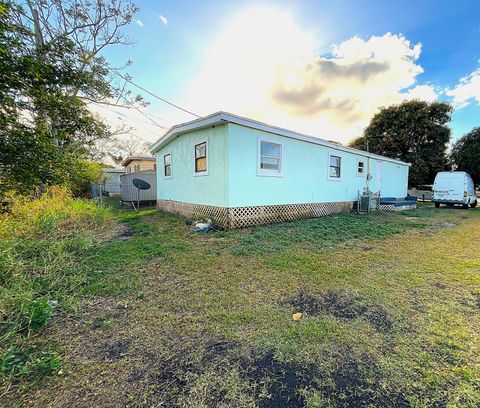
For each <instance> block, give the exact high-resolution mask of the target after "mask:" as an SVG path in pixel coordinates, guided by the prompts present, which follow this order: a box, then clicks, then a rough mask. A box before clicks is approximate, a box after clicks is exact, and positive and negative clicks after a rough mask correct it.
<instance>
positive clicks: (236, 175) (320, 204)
mask: <svg viewBox="0 0 480 408" xmlns="http://www.w3.org/2000/svg"><path fill="white" fill-rule="evenodd" d="M260 139H265V140H267V141H271V142H274V143H279V144H281V145H282V174H281V175H280V176H262V175H259V172H258V166H259V164H258V158H259V154H258V149H259V140H260ZM204 141H206V142H207V161H208V169H207V174H206V175H195V156H194V149H195V145H196V144H198V143H202V142H204ZM166 154H170V155H171V176H170V177H165V175H164V155H166ZM330 154H333V155H335V156H339V157H341V158H342V164H341V179H340V180H332V179H330V178H329V177H328V174H329V155H330ZM359 160H361V161H363V162H364V173H363V174H362V175H357V167H358V161H359ZM156 161H157V207H158V208H159V209H160V210H163V211H168V212H172V213H176V214H180V215H183V216H186V217H192V218H195V217H198V218H199V217H208V218H211V219H213V220H214V221H215V222H216V223H217V224H218V225H220V226H222V227H223V228H225V229H229V228H237V227H247V226H250V225H256V224H265V223H272V222H282V221H291V220H296V219H301V218H313V217H320V216H324V215H328V214H333V213H339V212H347V211H350V210H351V209H352V207H353V202H354V201H356V200H357V199H358V192H359V191H360V192H362V191H363V189H364V187H366V185H367V174H368V172H369V173H370V174H371V175H372V178H371V179H370V180H369V181H368V184H369V187H370V190H372V191H378V190H380V192H381V195H382V196H392V197H405V196H406V194H407V179H408V166H406V165H402V164H397V163H393V162H388V161H384V160H381V161H379V160H377V159H369V158H367V157H366V156H361V155H357V154H354V153H348V152H343V151H339V150H337V149H335V148H328V147H325V146H321V145H316V144H313V143H309V142H304V141H300V140H294V139H291V138H287V137H283V136H278V135H275V134H271V133H268V132H264V131H260V130H255V129H251V128H247V127H244V126H240V125H236V124H232V123H226V124H221V125H216V126H213V127H212V126H211V127H208V128H204V129H198V130H194V131H190V132H187V133H184V134H182V135H180V136H177V137H176V138H175V139H174V140H172V141H171V142H170V143H168V144H167V145H166V146H164V147H162V148H161V149H160V150H158V151H157V152H156ZM380 162H381V164H379V163H380Z"/></svg>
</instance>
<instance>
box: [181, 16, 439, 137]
mask: <svg viewBox="0 0 480 408" xmlns="http://www.w3.org/2000/svg"><path fill="white" fill-rule="evenodd" d="M319 42H320V41H319V39H318V38H315V37H314V36H313V34H312V33H309V32H308V31H306V29H305V27H304V26H302V25H300V24H298V23H297V22H296V21H295V20H294V19H293V17H292V15H290V14H288V13H287V12H286V11H283V10H277V9H274V8H269V7H254V8H250V9H247V10H245V11H244V12H242V13H240V14H239V15H237V16H235V17H234V18H233V19H231V20H230V21H227V22H226V24H225V27H224V28H223V30H222V31H221V32H220V33H219V34H218V35H217V36H216V37H215V40H214V41H213V43H212V44H210V45H209V47H208V48H207V50H206V52H205V56H204V63H203V67H202V69H201V71H200V73H199V74H198V76H197V77H196V78H195V79H194V80H193V81H192V83H191V84H189V86H188V90H189V91H188V94H187V98H186V100H187V101H186V103H187V105H188V106H190V107H191V108H192V109H194V110H196V111H200V112H202V113H204V114H207V113H211V112H213V111H216V110H227V111H231V112H232V113H238V114H240V115H245V116H250V117H253V118H256V119H259V120H263V121H266V122H269V123H271V124H277V125H280V126H284V127H287V128H290V129H293V130H297V131H301V132H305V133H308V134H311V135H314V136H318V137H323V138H326V139H333V140H338V141H341V142H347V141H348V140H350V139H351V138H353V137H355V136H357V135H359V134H360V133H361V131H362V129H363V128H364V127H365V126H366V125H367V124H368V122H369V120H370V119H371V117H372V116H373V114H374V113H375V112H377V111H378V108H379V107H382V106H388V105H390V104H393V103H399V102H401V101H402V100H405V99H413V98H421V99H426V100H429V101H431V100H434V99H435V98H436V92H435V89H434V87H433V86H431V85H418V84H417V76H418V75H419V74H421V73H422V72H423V69H422V67H421V66H420V65H419V64H418V58H419V56H420V53H421V44H412V43H410V41H408V40H407V39H406V38H405V37H404V36H403V35H396V34H391V33H386V34H385V35H383V36H373V37H370V38H368V39H362V38H359V37H354V38H351V39H349V40H346V41H344V42H342V43H340V44H337V45H333V46H332V47H331V52H330V53H329V54H326V55H325V54H319V53H318V52H317V51H316V50H318V49H319V47H324V46H325V44H321V43H319Z"/></svg>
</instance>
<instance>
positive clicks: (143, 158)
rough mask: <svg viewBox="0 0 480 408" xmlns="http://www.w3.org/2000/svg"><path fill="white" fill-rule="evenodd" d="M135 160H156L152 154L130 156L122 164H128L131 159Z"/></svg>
mask: <svg viewBox="0 0 480 408" xmlns="http://www.w3.org/2000/svg"><path fill="white" fill-rule="evenodd" d="M133 160H139V161H142V160H155V157H150V156H128V157H127V158H126V159H125V160H124V161H123V162H122V166H124V167H125V166H127V165H128V163H130V162H131V161H133Z"/></svg>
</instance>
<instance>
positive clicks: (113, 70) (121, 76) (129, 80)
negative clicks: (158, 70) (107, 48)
mask: <svg viewBox="0 0 480 408" xmlns="http://www.w3.org/2000/svg"><path fill="white" fill-rule="evenodd" d="M108 69H109V70H110V71H112V72H113V73H114V74H116V75H118V76H119V77H120V78H122V79H123V80H124V81H127V82H128V83H130V84H132V85H133V86H136V87H137V88H139V89H141V90H142V91H144V92H146V93H148V94H149V95H151V96H153V97H154V98H157V99H159V100H161V101H162V102H165V103H168V104H169V105H171V106H173V107H175V108H177V109H180V110H182V111H184V112H186V113H188V114H190V115H193V116H195V117H197V118H199V117H200V116H199V115H197V114H196V113H193V112H190V111H189V110H187V109H185V108H182V107H181V106H178V105H176V104H174V103H173V102H170V101H167V100H166V99H164V98H162V97H160V96H158V95H156V94H154V93H153V92H150V91H149V90H147V89H145V88H144V87H143V86H141V85H138V84H136V83H135V82H133V81H132V80H131V79H129V78H127V77H125V76H124V75H122V74H120V73H119V72H118V71H117V70H115V69H113V68H110V67H108Z"/></svg>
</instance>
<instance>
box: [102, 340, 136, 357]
mask: <svg viewBox="0 0 480 408" xmlns="http://www.w3.org/2000/svg"><path fill="white" fill-rule="evenodd" d="M131 344H132V341H131V340H118V341H115V342H113V343H105V344H104V345H103V351H104V353H105V358H106V359H108V360H113V361H115V360H120V359H121V358H124V357H125V356H127V355H128V351H129V350H130V346H131Z"/></svg>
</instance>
